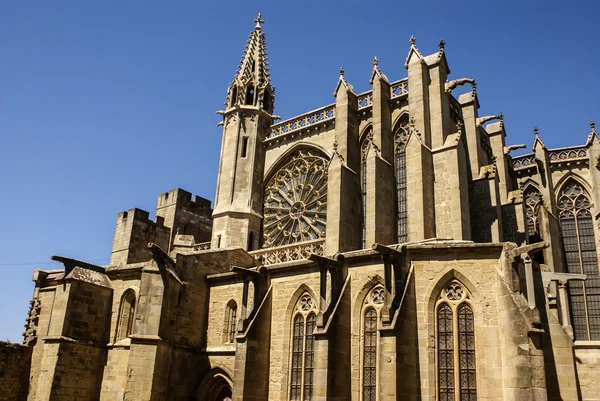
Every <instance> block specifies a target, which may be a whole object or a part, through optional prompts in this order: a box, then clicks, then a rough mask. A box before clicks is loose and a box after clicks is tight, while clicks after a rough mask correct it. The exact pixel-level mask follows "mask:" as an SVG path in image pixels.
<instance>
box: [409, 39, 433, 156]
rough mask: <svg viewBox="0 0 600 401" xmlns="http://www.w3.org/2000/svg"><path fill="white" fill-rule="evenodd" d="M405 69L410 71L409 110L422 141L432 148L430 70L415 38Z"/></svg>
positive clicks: (412, 41) (412, 40)
mask: <svg viewBox="0 0 600 401" xmlns="http://www.w3.org/2000/svg"><path fill="white" fill-rule="evenodd" d="M404 67H405V68H406V69H407V70H408V88H409V90H408V109H409V113H410V118H411V120H412V121H414V127H415V129H416V130H417V131H419V132H420V133H421V135H422V138H421V140H422V141H423V144H424V145H425V146H427V147H428V148H431V132H430V127H429V90H428V85H429V84H428V82H429V69H428V68H427V64H426V63H425V60H424V59H423V55H422V54H421V52H419V50H418V49H417V46H416V41H415V40H414V37H413V38H411V47H410V51H409V53H408V58H407V59H406V64H404Z"/></svg>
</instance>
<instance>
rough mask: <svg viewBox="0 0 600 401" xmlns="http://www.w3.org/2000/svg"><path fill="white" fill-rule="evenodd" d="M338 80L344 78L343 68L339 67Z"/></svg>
mask: <svg viewBox="0 0 600 401" xmlns="http://www.w3.org/2000/svg"><path fill="white" fill-rule="evenodd" d="M340 78H344V67H340Z"/></svg>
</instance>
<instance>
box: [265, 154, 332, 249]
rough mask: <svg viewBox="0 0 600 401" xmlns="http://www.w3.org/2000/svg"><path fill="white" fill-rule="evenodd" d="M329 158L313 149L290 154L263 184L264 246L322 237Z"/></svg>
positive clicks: (325, 213) (323, 236)
mask: <svg viewBox="0 0 600 401" xmlns="http://www.w3.org/2000/svg"><path fill="white" fill-rule="evenodd" d="M328 165H329V161H328V160H327V158H326V157H325V156H324V155H322V154H321V153H320V152H318V151H316V150H314V149H301V150H298V151H296V152H295V153H293V154H292V155H291V156H290V157H289V158H288V160H287V162H285V163H284V164H283V165H282V166H281V167H280V168H279V169H278V170H277V171H276V172H275V173H274V174H273V176H272V177H271V178H270V179H269V181H268V182H267V184H266V185H265V194H264V205H263V215H264V219H263V233H262V242H263V246H264V247H267V248H268V247H273V246H280V245H287V244H293V243H296V242H302V241H310V240H316V239H320V238H325V227H326V217H327V168H328Z"/></svg>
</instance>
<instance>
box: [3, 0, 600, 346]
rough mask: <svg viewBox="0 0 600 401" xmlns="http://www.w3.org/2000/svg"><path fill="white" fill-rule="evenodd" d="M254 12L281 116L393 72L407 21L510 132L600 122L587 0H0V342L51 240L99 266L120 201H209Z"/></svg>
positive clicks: (568, 141) (582, 133) (22, 307)
mask: <svg viewBox="0 0 600 401" xmlns="http://www.w3.org/2000/svg"><path fill="white" fill-rule="evenodd" d="M258 11H260V12H262V13H263V17H264V19H265V20H266V23H265V24H264V25H263V26H264V30H265V32H266V35H267V47H268V52H269V59H270V64H271V72H272V79H273V82H274V85H275V86H276V88H277V93H276V100H275V112H276V114H278V115H281V116H282V117H283V118H287V117H291V116H293V115H295V114H299V113H301V112H304V111H308V110H311V109H314V108H317V107H319V106H322V105H325V104H328V103H331V102H333V97H332V92H333V90H334V88H335V85H336V82H337V77H338V70H339V68H340V67H341V66H343V67H344V68H345V71H346V78H347V79H348V80H349V81H350V82H351V83H352V84H353V85H354V87H355V88H356V90H357V91H358V92H362V91H365V90H368V89H369V76H370V73H371V69H372V59H373V56H377V57H378V58H379V61H380V67H381V69H382V70H383V72H384V73H385V74H386V75H387V76H388V77H389V78H390V79H391V80H396V79H400V78H402V77H405V76H406V70H405V69H404V61H405V57H406V55H407V52H408V48H409V41H408V40H409V38H410V36H411V34H413V35H415V36H416V37H417V46H418V47H419V49H420V50H421V51H422V52H423V53H424V54H430V53H432V52H434V51H437V43H438V42H439V40H440V39H444V40H445V42H446V55H447V57H448V61H449V64H450V69H451V70H452V74H451V79H452V78H459V77H473V78H475V79H476V80H477V83H478V85H477V89H478V93H479V99H480V103H481V109H480V114H481V115H486V114H496V113H498V112H500V111H502V112H503V113H504V115H505V122H506V128H507V132H508V138H507V141H508V142H509V143H511V144H512V143H526V144H527V145H528V146H529V145H531V143H532V140H533V134H532V129H533V126H534V125H538V127H539V128H540V134H541V135H542V138H543V139H544V141H545V143H546V145H547V146H548V147H557V146H564V145H575V144H582V143H584V142H585V140H586V136H587V134H588V132H589V121H590V120H592V119H596V120H599V121H598V122H599V123H600V97H599V96H598V94H599V93H600V79H598V76H597V74H598V64H599V62H600V44H599V39H600V33H599V28H598V15H599V11H600V6H599V5H598V2H597V1H585V2H584V1H570V2H563V1H560V2H559V1H523V0H521V1H497V2H493V3H492V2H490V1H486V0H483V1H482V0H480V1H460V0H456V1H453V2H448V1H439V2H437V1H427V2H418V1H410V2H409V1H398V0H395V1H380V2H364V1H363V2H355V1H343V2H341V1H331V0H327V1H323V0H321V1H296V2H290V1H281V0H280V1H273V2H264V1H254V2H235V1H233V2H232V1H230V2H213V1H211V2H209V1H205V2H201V1H183V0H172V1H166V0H163V1H151V0H149V1H141V0H140V1H128V0H120V1H116V0H114V1H110V0H104V1H100V0H98V1H93V0H80V1H61V0H56V1H0V140H1V145H0V150H1V151H2V153H1V155H2V157H0V185H1V191H0V217H1V221H2V226H1V229H0V274H1V277H2V280H1V281H0V305H1V306H0V308H1V309H0V317H1V318H2V324H1V325H0V340H3V339H9V340H12V341H21V337H20V335H21V332H22V331H23V328H22V325H23V324H24V321H25V317H26V313H27V308H28V302H29V299H30V298H31V293H32V289H33V284H32V282H31V275H32V272H33V270H34V269H35V268H36V267H38V268H44V269H52V268H61V265H60V264H57V263H54V262H51V261H50V260H49V257H50V255H53V254H58V255H66V256H71V257H74V258H80V259H83V260H87V261H91V262H93V263H97V264H104V263H106V262H107V261H108V258H109V257H110V247H111V241H112V236H113V230H114V224H115V221H116V216H117V213H119V212H120V211H123V210H127V209H129V208H132V207H139V208H142V209H145V210H148V211H150V212H151V215H153V214H154V209H155V205H156V197H157V195H158V194H159V193H160V192H165V191H167V190H170V189H173V188H176V187H182V188H184V189H187V190H189V191H191V192H193V193H195V194H198V195H200V196H203V197H205V198H208V199H211V200H212V199H214V193H215V181H216V175H217V167H218V157H219V151H220V144H221V130H220V129H219V128H217V126H216V124H217V123H218V122H219V116H217V115H215V113H214V112H215V111H216V110H220V109H221V108H222V107H223V101H224V100H225V92H226V88H227V84H228V83H229V82H230V80H231V79H232V77H233V75H234V73H235V70H236V67H237V64H238V62H239V59H240V57H241V55H242V50H243V48H244V44H245V42H246V39H247V37H248V34H249V33H250V31H251V30H252V28H253V26H254V24H253V22H252V20H253V19H254V18H255V16H256V13H257V12H258Z"/></svg>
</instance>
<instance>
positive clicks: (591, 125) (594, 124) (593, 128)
mask: <svg viewBox="0 0 600 401" xmlns="http://www.w3.org/2000/svg"><path fill="white" fill-rule="evenodd" d="M590 128H591V129H592V132H596V123H595V122H593V121H590Z"/></svg>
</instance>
